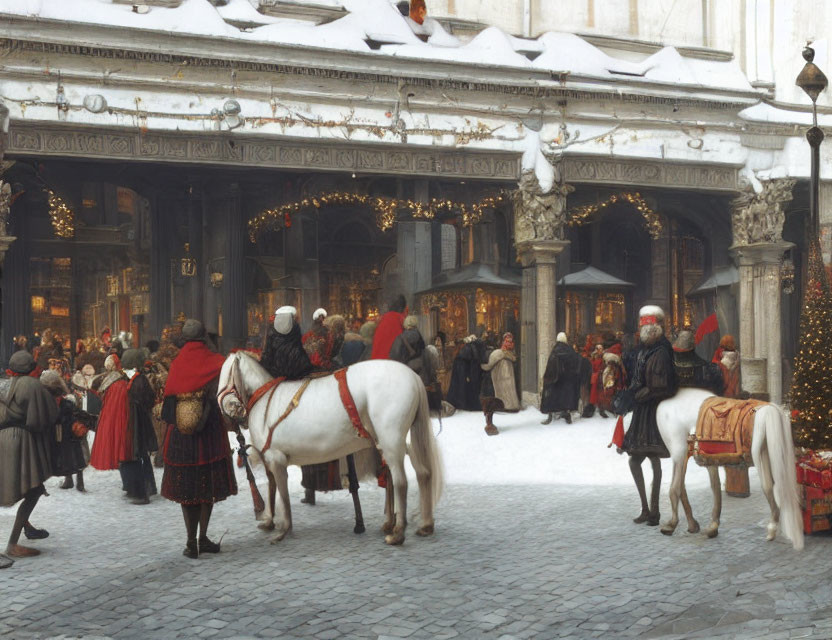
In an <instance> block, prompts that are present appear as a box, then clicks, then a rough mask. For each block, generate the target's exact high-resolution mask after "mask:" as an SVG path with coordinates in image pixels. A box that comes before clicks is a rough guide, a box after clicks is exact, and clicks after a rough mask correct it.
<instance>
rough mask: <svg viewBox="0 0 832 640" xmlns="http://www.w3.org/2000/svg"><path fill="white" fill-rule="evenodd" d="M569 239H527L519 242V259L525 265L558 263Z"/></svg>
mask: <svg viewBox="0 0 832 640" xmlns="http://www.w3.org/2000/svg"><path fill="white" fill-rule="evenodd" d="M568 246H569V241H568V240H527V241H525V242H518V243H517V259H518V260H519V261H520V264H522V265H523V266H524V267H531V266H536V265H545V264H551V265H553V264H556V263H557V260H558V256H559V255H560V254H561V253H563V250H564V249H565V248H566V247H568Z"/></svg>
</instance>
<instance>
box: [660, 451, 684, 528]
mask: <svg viewBox="0 0 832 640" xmlns="http://www.w3.org/2000/svg"><path fill="white" fill-rule="evenodd" d="M681 489H682V464H680V463H677V462H674V463H673V476H672V478H671V480H670V491H669V493H670V511H671V515H670V520H668V521H667V522H666V523H665V524H663V525H662V528H661V532H662V533H663V534H664V535H666V536H672V535H673V532H674V531H676V527H677V526H678V525H679V496H680V494H681V493H682V491H681Z"/></svg>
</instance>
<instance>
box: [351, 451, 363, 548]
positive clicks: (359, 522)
mask: <svg viewBox="0 0 832 640" xmlns="http://www.w3.org/2000/svg"><path fill="white" fill-rule="evenodd" d="M347 477H348V478H349V481H350V494H351V495H352V504H353V507H355V528H354V529H353V530H352V532H353V533H364V531H365V529H364V514H363V513H361V501H360V500H359V499H358V475H357V474H356V473H355V457H354V456H353V454H349V455H348V456H347Z"/></svg>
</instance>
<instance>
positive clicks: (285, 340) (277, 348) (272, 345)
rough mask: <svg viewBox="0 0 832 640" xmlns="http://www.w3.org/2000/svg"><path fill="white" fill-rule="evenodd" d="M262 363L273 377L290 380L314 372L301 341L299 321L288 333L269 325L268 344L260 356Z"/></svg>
mask: <svg viewBox="0 0 832 640" xmlns="http://www.w3.org/2000/svg"><path fill="white" fill-rule="evenodd" d="M260 364H261V365H263V368H264V369H265V370H266V371H268V372H269V375H270V376H272V377H273V378H280V377H285V378H288V379H289V380H298V379H300V378H305V377H306V376H308V375H309V374H310V373H311V372H312V362H310V360H309V354H308V353H306V349H304V348H303V343H302V342H301V336H300V327H299V326H298V324H297V323H295V324H294V325H293V326H292V329H291V331H289V333H287V334H286V335H283V334H282V333H278V332H277V331H275V329H274V327H269V332H268V335H267V336H266V345H265V347H264V348H263V353H262V355H261V356H260Z"/></svg>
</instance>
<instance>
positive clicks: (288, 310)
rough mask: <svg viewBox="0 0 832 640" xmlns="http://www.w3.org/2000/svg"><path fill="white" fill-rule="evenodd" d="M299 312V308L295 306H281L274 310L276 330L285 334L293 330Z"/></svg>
mask: <svg viewBox="0 0 832 640" xmlns="http://www.w3.org/2000/svg"><path fill="white" fill-rule="evenodd" d="M297 314H298V310H297V309H295V308H294V307H290V306H288V305H287V306H285V307H280V308H279V309H278V310H277V311H275V312H274V330H275V331H277V332H278V333H280V334H282V335H284V336H285V335H286V334H287V333H289V332H290V331H291V330H292V325H294V323H295V316H296V315H297Z"/></svg>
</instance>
